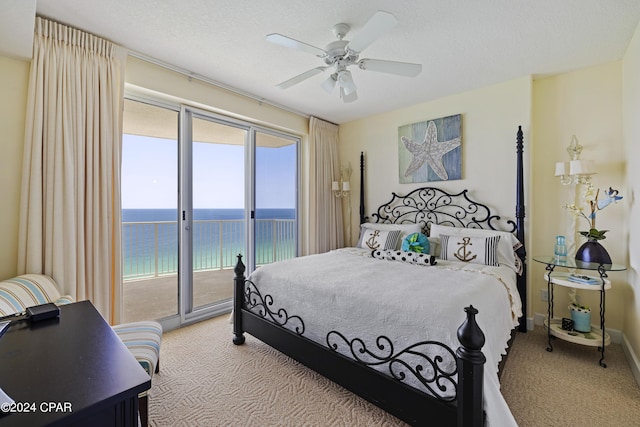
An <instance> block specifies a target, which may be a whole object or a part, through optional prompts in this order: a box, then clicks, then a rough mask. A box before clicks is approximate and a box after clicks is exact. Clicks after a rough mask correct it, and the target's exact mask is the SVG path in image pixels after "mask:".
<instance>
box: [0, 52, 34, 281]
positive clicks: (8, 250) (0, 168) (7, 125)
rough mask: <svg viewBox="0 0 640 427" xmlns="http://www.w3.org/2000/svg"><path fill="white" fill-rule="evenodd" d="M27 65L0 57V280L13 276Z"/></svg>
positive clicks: (16, 252) (16, 243)
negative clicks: (0, 213) (0, 148)
mask: <svg viewBox="0 0 640 427" xmlns="http://www.w3.org/2000/svg"><path fill="white" fill-rule="evenodd" d="M28 80H29V62H27V61H20V60H16V59H10V58H7V57H4V56H0V94H2V97H1V100H0V129H2V140H1V141H0V147H2V155H0V200H2V215H0V236H2V238H1V239H0V279H5V278H9V277H12V276H15V274H16V271H17V263H18V220H19V213H18V212H19V204H20V182H21V181H22V175H21V174H22V151H23V147H24V121H25V110H26V107H27V83H28Z"/></svg>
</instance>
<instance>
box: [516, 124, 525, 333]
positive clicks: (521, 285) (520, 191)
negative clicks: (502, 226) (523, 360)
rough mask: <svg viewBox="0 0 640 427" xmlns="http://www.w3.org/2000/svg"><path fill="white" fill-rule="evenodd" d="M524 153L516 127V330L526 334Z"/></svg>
mask: <svg viewBox="0 0 640 427" xmlns="http://www.w3.org/2000/svg"><path fill="white" fill-rule="evenodd" d="M523 151H524V137H523V134H522V126H518V133H517V135H516V154H517V158H516V167H517V172H516V237H517V238H518V240H519V241H520V243H522V247H521V248H520V249H518V251H517V252H516V254H517V255H518V257H519V258H520V261H521V263H522V273H521V274H520V275H518V277H517V279H516V280H517V286H518V292H519V293H520V299H521V301H522V307H524V313H523V314H522V317H521V318H520V319H519V321H520V325H519V327H518V330H519V331H520V332H527V252H526V249H525V237H524V217H525V203H524V162H523V160H522V157H523Z"/></svg>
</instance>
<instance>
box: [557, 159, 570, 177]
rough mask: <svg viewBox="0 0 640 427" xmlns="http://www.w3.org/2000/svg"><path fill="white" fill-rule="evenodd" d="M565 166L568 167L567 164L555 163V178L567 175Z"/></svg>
mask: <svg viewBox="0 0 640 427" xmlns="http://www.w3.org/2000/svg"><path fill="white" fill-rule="evenodd" d="M567 166H568V164H567V162H557V163H556V176H565V175H568V173H567V172H568V171H567Z"/></svg>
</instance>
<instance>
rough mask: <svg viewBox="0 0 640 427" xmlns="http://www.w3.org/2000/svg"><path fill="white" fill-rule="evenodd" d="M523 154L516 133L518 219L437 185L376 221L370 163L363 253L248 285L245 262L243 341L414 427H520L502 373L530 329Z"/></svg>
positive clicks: (274, 273)
mask: <svg viewBox="0 0 640 427" xmlns="http://www.w3.org/2000/svg"><path fill="white" fill-rule="evenodd" d="M522 152H523V134H522V129H521V128H518V132H517V137H516V153H517V157H516V161H517V175H516V179H515V181H516V215H515V221H511V220H503V219H501V217H500V216H498V215H496V214H495V213H494V212H492V211H491V209H490V208H489V207H488V206H487V205H485V204H483V203H479V202H477V201H475V200H473V198H472V197H471V196H469V194H468V192H467V191H466V190H465V191H463V192H460V193H454V194H451V193H448V192H446V191H444V190H442V189H439V188H433V187H425V188H419V189H416V190H413V191H412V192H410V193H409V194H407V195H404V196H400V195H398V194H395V193H393V195H392V198H391V200H390V201H389V202H387V203H385V204H384V205H382V206H380V207H379V208H378V209H377V210H376V211H375V212H374V213H373V214H372V220H373V221H371V222H367V221H366V219H367V218H366V217H365V216H364V212H365V208H364V196H363V194H364V188H363V186H364V184H363V183H364V158H363V156H362V155H361V165H360V172H361V197H360V222H361V238H360V240H359V243H358V245H357V246H358V247H355V248H342V249H339V250H335V251H330V252H327V253H325V254H317V255H309V256H304V257H299V258H295V259H291V260H286V261H280V262H278V263H274V264H268V265H265V266H262V267H260V268H258V269H257V270H256V271H254V272H253V273H252V274H251V276H250V277H249V278H245V275H244V273H245V267H244V264H243V263H242V259H241V256H239V257H238V264H237V265H236V269H235V274H236V277H235V280H234V312H233V322H234V325H233V333H234V336H233V342H234V343H235V344H237V345H240V344H243V343H244V333H245V332H246V333H249V334H251V335H253V336H255V337H256V338H258V339H260V340H262V341H263V342H265V343H267V344H269V345H271V346H272V347H274V348H276V349H277V350H279V351H281V352H282V353H284V354H287V355H288V356H290V357H292V358H293V359H295V360H297V361H299V362H301V363H302V364H304V365H306V366H308V367H309V368H311V369H313V370H315V371H317V372H319V373H320V374H322V375H324V376H326V377H328V378H329V379H331V380H333V381H335V382H336V383H338V384H340V385H342V386H344V387H345V388H347V389H349V390H351V391H352V392H354V393H356V394H357V395H359V396H361V397H363V398H365V399H367V400H368V401H370V402H372V403H374V404H376V405H378V406H379V407H381V408H382V409H384V410H386V411H388V412H389V413H391V414H393V415H395V416H396V417H398V418H400V419H401V420H403V421H405V422H407V423H409V424H411V425H430V424H433V423H434V421H435V420H437V424H438V425H451V426H454V425H459V426H462V425H464V426H482V425H485V424H487V425H509V424H513V425H515V421H514V420H513V417H512V416H511V413H510V411H509V409H508V407H507V405H506V403H505V402H504V398H503V397H502V395H501V394H500V391H499V380H498V374H499V367H500V366H501V364H503V363H504V360H505V357H506V352H507V351H508V346H509V341H510V340H511V339H513V337H514V336H515V333H514V331H515V330H516V329H517V330H520V331H522V332H526V322H525V316H524V314H523V307H526V265H525V250H524V246H522V244H521V243H523V242H524V216H525V215H524V212H525V211H524V184H523V161H522ZM416 230H420V231H419V232H416ZM428 232H430V233H431V236H429V237H428V238H426V237H425V236H423V235H422V234H427V233H428ZM420 233H422V234H420ZM496 236H498V237H496ZM410 237H411V238H417V237H420V239H421V240H420V245H418V244H416V243H415V241H414V243H413V244H412V243H411V242H410V240H411V239H410ZM400 242H402V244H400ZM463 242H464V245H463V246H459V245H457V243H463ZM467 244H469V245H472V244H475V245H476V246H475V248H477V249H476V250H474V251H467V250H466V249H465V248H467V246H466V245H467ZM402 245H404V247H402ZM412 245H413V246H412ZM421 245H422V246H421ZM426 246H429V248H428V249H426V250H422V249H425V248H424V247H426ZM438 246H439V247H438ZM468 247H471V246H468ZM403 249H404V250H403ZM419 249H420V250H419ZM438 250H439V251H440V252H438ZM472 252H473V255H474V256H478V257H477V258H476V259H473V260H471V257H470V255H472ZM467 256H469V258H470V259H469V260H466V259H465V257H467ZM461 260H462V261H461ZM470 260H471V262H466V261H470ZM301 295H305V297H301ZM483 330H485V331H488V334H487V335H485V334H484V333H483V332H482V331H483ZM503 356H504V357H503Z"/></svg>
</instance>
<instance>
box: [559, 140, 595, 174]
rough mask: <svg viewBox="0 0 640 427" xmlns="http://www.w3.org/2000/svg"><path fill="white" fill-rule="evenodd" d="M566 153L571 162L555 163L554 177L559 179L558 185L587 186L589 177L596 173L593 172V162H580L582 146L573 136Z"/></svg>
mask: <svg viewBox="0 0 640 427" xmlns="http://www.w3.org/2000/svg"><path fill="white" fill-rule="evenodd" d="M567 152H568V153H569V156H570V157H571V161H569V162H557V163H556V173H555V175H556V176H557V177H560V183H561V184H562V185H569V184H588V183H589V182H590V181H591V175H594V174H595V173H596V172H594V167H593V160H580V153H582V145H580V143H579V142H578V138H576V136H575V135H573V136H572V137H571V143H570V144H569V146H568V147H567Z"/></svg>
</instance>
